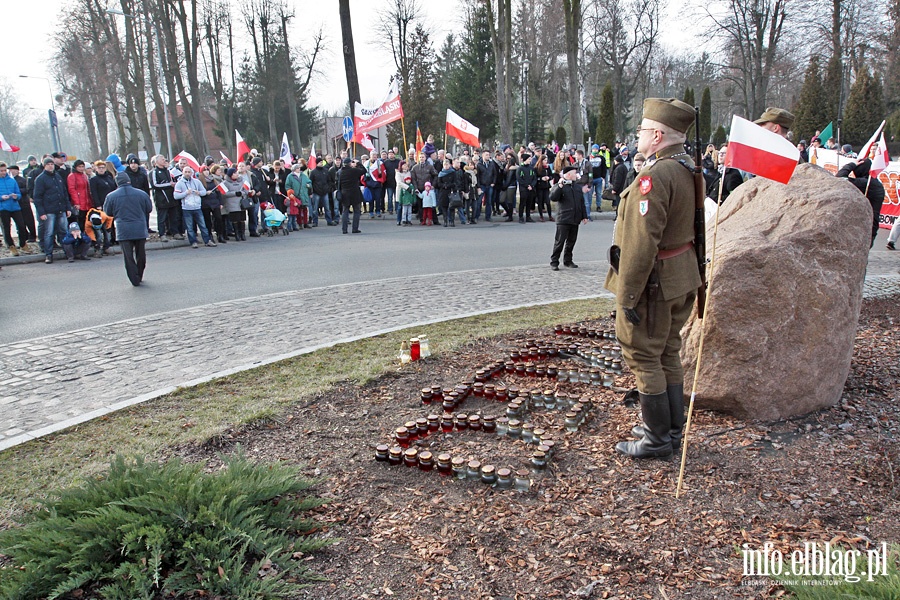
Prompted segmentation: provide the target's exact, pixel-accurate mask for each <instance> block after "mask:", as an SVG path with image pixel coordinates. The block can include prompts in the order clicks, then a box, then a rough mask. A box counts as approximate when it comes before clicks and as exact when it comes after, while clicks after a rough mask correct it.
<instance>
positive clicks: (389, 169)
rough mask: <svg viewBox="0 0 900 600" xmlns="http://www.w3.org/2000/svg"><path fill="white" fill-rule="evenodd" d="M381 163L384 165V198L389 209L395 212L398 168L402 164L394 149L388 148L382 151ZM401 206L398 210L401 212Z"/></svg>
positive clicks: (391, 212)
mask: <svg viewBox="0 0 900 600" xmlns="http://www.w3.org/2000/svg"><path fill="white" fill-rule="evenodd" d="M381 164H382V165H384V175H385V179H384V198H385V201H386V203H387V211H388V212H389V213H390V214H394V205H395V204H396V200H397V198H396V196H397V168H398V167H399V166H400V159H399V158H397V153H396V152H394V150H393V149H392V150H388V151H387V152H382V153H381ZM399 210H400V209H399V208H397V211H398V212H399Z"/></svg>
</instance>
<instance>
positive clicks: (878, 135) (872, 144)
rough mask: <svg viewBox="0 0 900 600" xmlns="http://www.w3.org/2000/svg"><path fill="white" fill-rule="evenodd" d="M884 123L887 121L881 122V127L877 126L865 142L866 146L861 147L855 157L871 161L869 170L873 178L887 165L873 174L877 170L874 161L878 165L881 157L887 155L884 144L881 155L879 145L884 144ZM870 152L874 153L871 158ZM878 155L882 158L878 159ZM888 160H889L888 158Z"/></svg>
mask: <svg viewBox="0 0 900 600" xmlns="http://www.w3.org/2000/svg"><path fill="white" fill-rule="evenodd" d="M886 123H887V121H882V122H881V125H879V126H878V129H876V130H875V133H874V134H873V135H872V137H871V138H869V141H868V142H866V145H865V146H863V147H862V149H861V150H860V151H859V154H858V155H857V156H859V159H860V160H865V159H867V158H871V159H872V168H871V170H870V173H871V174H872V177H875V176H876V175H878V173H881V172H882V171H883V170H884V168H885V167H886V166H887V163H885V164H884V166H881V167H880V168H879V169H878V172H877V173H876V172H875V169H876V168H878V167H876V164H875V161H876V160H878V161H879V163H880V162H881V160H883V157H884V156H885V155H887V144H885V146H884V151H883V154H882V151H881V148H880V146H881V144H883V143H884V126H885V124H886ZM872 152H875V156H872ZM879 154H882V158H879V156H878V155H879ZM888 160H890V158H888Z"/></svg>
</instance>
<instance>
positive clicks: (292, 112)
mask: <svg viewBox="0 0 900 600" xmlns="http://www.w3.org/2000/svg"><path fill="white" fill-rule="evenodd" d="M292 16H293V15H288V14H285V11H284V5H283V4H282V5H281V7H280V14H279V17H280V18H281V36H282V37H283V38H284V52H285V54H286V55H287V57H288V60H289V61H291V63H292V64H293V61H292V60H291V44H290V42H289V41H288V30H287V23H288V20H290V19H291V17H292ZM287 73H288V81H289V82H290V89H288V94H287V103H288V113H289V115H288V116H289V117H290V120H291V136H290V137H291V143H292V144H294V148H296V149H297V152H300V122H299V121H298V119H297V97H296V96H295V95H294V90H295V89H296V86H295V83H296V81H295V79H294V71H293V69H288V70H287Z"/></svg>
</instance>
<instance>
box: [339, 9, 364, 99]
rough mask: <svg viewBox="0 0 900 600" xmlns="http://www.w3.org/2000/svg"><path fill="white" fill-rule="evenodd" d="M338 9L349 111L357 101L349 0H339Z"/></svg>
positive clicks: (357, 82) (357, 79)
mask: <svg viewBox="0 0 900 600" xmlns="http://www.w3.org/2000/svg"><path fill="white" fill-rule="evenodd" d="M338 5H339V6H338V10H339V11H340V15H341V39H342V40H343V54H344V71H345V73H346V74H347V99H348V101H349V103H350V111H351V112H352V111H353V105H354V104H355V103H356V102H359V101H360V99H361V96H360V95H359V76H358V75H357V73H356V50H355V49H354V48H353V30H352V29H351V27H350V0H339V1H338Z"/></svg>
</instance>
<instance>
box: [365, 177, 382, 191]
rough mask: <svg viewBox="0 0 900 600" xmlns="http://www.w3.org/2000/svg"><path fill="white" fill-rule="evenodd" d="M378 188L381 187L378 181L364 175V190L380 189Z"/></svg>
mask: <svg viewBox="0 0 900 600" xmlns="http://www.w3.org/2000/svg"><path fill="white" fill-rule="evenodd" d="M380 187H381V182H380V181H378V180H377V179H375V178H373V177H372V176H371V175H366V189H371V188H380Z"/></svg>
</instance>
